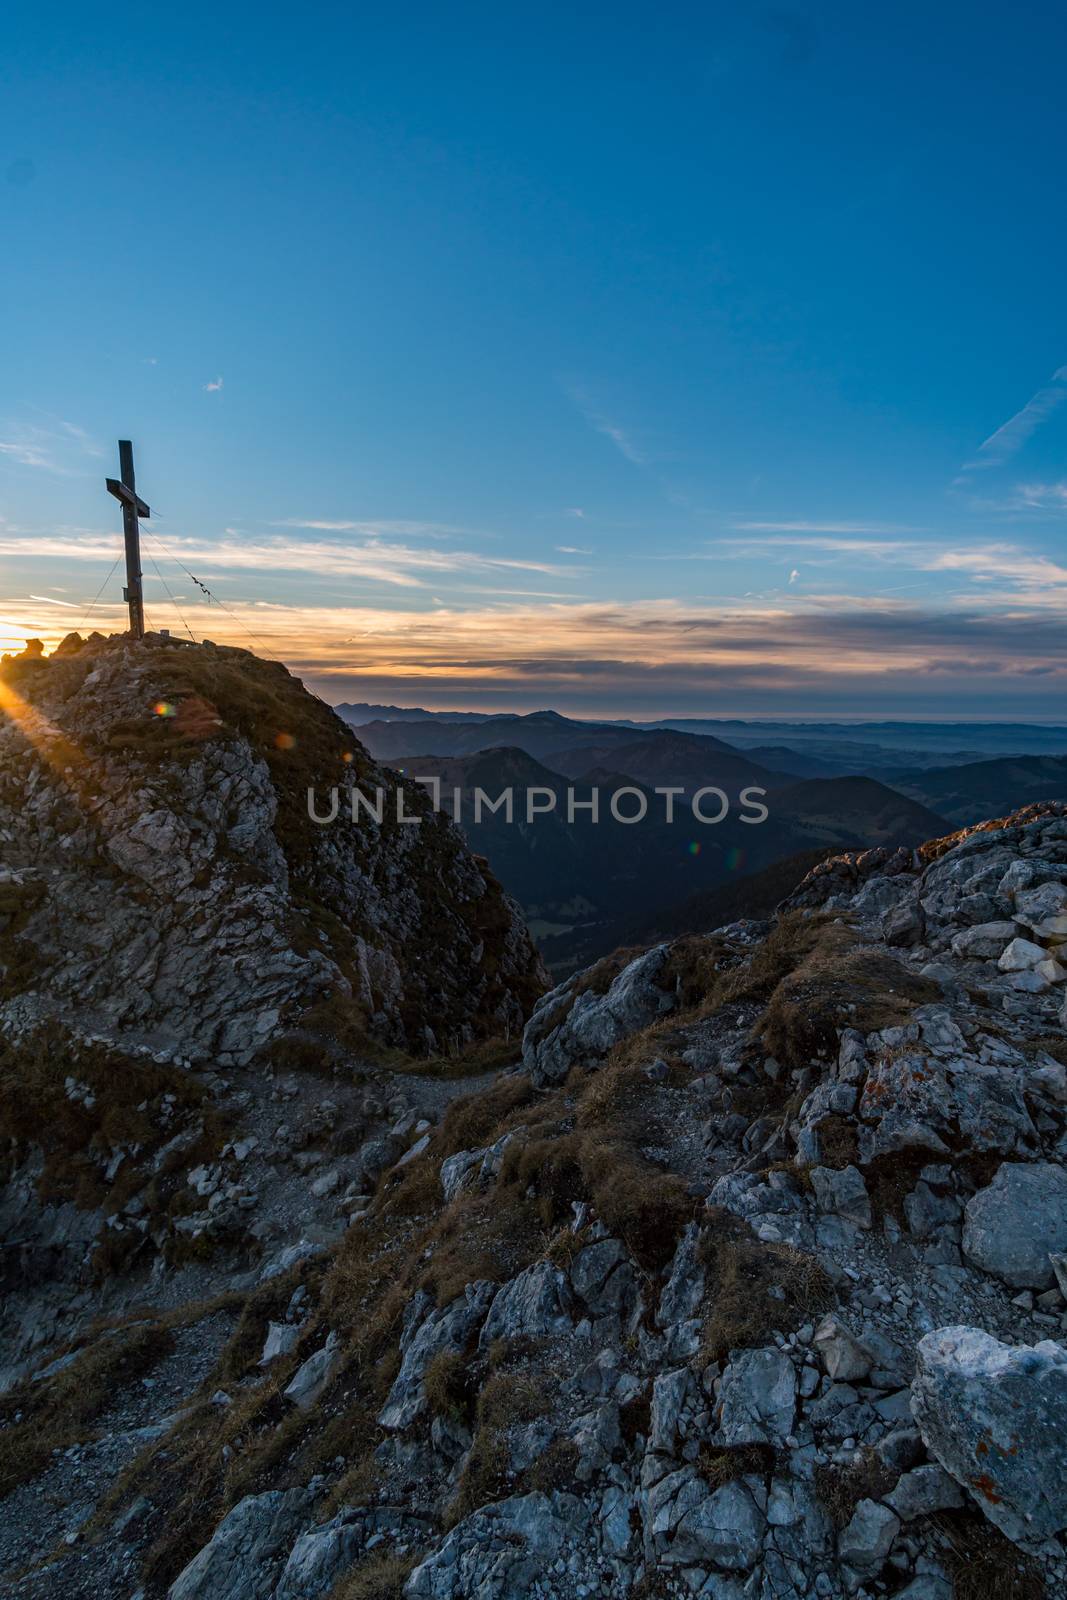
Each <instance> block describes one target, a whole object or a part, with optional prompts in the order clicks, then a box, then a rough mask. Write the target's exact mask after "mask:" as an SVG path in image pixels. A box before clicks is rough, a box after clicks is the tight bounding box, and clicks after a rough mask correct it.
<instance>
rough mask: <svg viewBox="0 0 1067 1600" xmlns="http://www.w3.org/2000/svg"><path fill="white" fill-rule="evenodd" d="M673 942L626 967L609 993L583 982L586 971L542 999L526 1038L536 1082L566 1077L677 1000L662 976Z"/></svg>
mask: <svg viewBox="0 0 1067 1600" xmlns="http://www.w3.org/2000/svg"><path fill="white" fill-rule="evenodd" d="M668 949H669V946H667V945H665V944H659V945H655V946H653V948H652V949H651V950H646V951H645V953H644V954H643V955H640V956H638V957H637V959H636V960H635V961H631V962H630V963H629V965H628V966H626V967H624V968H623V970H622V971H621V972H620V973H619V975H618V977H617V978H615V980H614V981H613V982H612V983H611V985H610V986H609V988H608V989H607V991H606V993H604V994H597V992H596V990H595V989H592V988H589V989H583V988H581V982H582V977H583V974H582V973H578V974H577V976H576V977H574V978H568V980H567V982H566V983H564V984H561V985H560V986H559V988H557V989H553V990H552V992H551V993H550V994H547V995H545V996H544V998H543V999H542V1000H540V1001H538V1003H537V1005H536V1006H535V1007H534V1010H533V1015H532V1016H531V1017H530V1020H529V1022H528V1023H527V1024H526V1031H525V1032H524V1034H523V1039H522V1064H523V1066H524V1067H525V1069H526V1071H527V1072H528V1073H529V1074H530V1077H531V1078H532V1080H533V1082H534V1083H537V1084H544V1083H561V1082H562V1081H563V1079H564V1078H565V1077H566V1076H567V1074H568V1072H569V1071H570V1070H571V1068H572V1067H573V1066H575V1065H580V1066H590V1065H593V1064H595V1063H596V1062H597V1061H600V1060H602V1059H603V1057H604V1056H606V1055H607V1053H608V1051H609V1050H610V1049H611V1047H612V1046H613V1045H614V1044H617V1043H618V1041H619V1040H620V1039H622V1038H625V1037H627V1036H628V1035H630V1034H633V1033H637V1032H639V1031H640V1029H642V1028H645V1027H647V1026H648V1024H649V1023H650V1022H654V1021H655V1020H656V1018H657V1017H659V1016H662V1015H663V1013H664V1012H666V1011H670V1010H671V1009H672V1007H673V1006H674V1004H675V995H674V992H673V990H672V989H666V988H661V987H660V985H659V983H658V981H657V980H658V979H659V978H660V977H661V976H662V974H663V969H664V967H665V966H666V963H667V954H668Z"/></svg>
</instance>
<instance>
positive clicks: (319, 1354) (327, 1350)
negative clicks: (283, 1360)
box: [285, 1333, 341, 1411]
mask: <svg viewBox="0 0 1067 1600" xmlns="http://www.w3.org/2000/svg"><path fill="white" fill-rule="evenodd" d="M339 1343H340V1341H339V1340H338V1337H337V1334H336V1333H331V1334H330V1335H329V1336H328V1338H327V1340H326V1343H325V1344H324V1345H323V1347H322V1349H321V1350H316V1351H315V1354H314V1355H311V1356H308V1358H307V1360H306V1361H305V1362H304V1364H303V1366H301V1367H298V1368H297V1370H296V1372H295V1373H294V1374H293V1377H292V1380H291V1382H290V1383H289V1386H288V1388H287V1389H286V1391H285V1397H286V1399H287V1400H291V1401H292V1402H293V1404H294V1406H299V1407H300V1409H301V1411H310V1410H311V1407H312V1406H313V1405H314V1404H315V1402H316V1401H317V1400H318V1398H319V1396H320V1395H321V1394H322V1391H323V1390H324V1389H325V1387H326V1385H327V1384H328V1383H329V1381H330V1379H331V1378H332V1377H333V1374H334V1372H335V1370H336V1367H337V1363H338V1361H339V1359H340V1354H341V1352H340V1349H339V1348H338V1346H339Z"/></svg>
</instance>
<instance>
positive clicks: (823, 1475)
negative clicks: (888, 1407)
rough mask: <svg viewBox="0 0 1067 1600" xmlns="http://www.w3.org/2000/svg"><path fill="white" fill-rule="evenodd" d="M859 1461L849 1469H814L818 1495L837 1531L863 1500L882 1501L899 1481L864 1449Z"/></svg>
mask: <svg viewBox="0 0 1067 1600" xmlns="http://www.w3.org/2000/svg"><path fill="white" fill-rule="evenodd" d="M857 1455H858V1457H859V1459H858V1460H856V1461H853V1462H852V1463H850V1464H849V1465H847V1466H845V1465H834V1464H833V1463H832V1462H826V1463H824V1464H823V1465H822V1466H818V1467H816V1468H815V1493H816V1496H817V1497H818V1499H819V1500H820V1501H821V1503H822V1505H823V1507H824V1509H825V1511H826V1513H827V1515H828V1516H829V1518H830V1521H831V1522H832V1523H833V1525H834V1527H835V1528H844V1527H845V1526H846V1525H847V1524H848V1523H849V1522H851V1520H852V1513H853V1512H854V1511H855V1509H856V1507H857V1506H858V1505H859V1503H860V1501H861V1500H881V1499H882V1497H883V1495H886V1494H888V1493H889V1491H890V1489H892V1487H893V1485H894V1483H895V1482H896V1480H897V1474H896V1473H895V1472H894V1471H893V1470H892V1468H891V1467H887V1466H886V1464H885V1462H884V1461H883V1460H882V1459H881V1457H880V1456H879V1455H878V1454H877V1452H876V1451H874V1450H872V1449H871V1447H870V1446H869V1445H864V1446H863V1448H862V1449H861V1450H859V1451H858V1452H857Z"/></svg>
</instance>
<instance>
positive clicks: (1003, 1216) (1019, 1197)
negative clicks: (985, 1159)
mask: <svg viewBox="0 0 1067 1600" xmlns="http://www.w3.org/2000/svg"><path fill="white" fill-rule="evenodd" d="M1063 1250H1067V1171H1065V1170H1064V1168H1063V1167H1060V1166H1057V1165H1055V1164H1053V1163H1052V1162H1050V1161H1034V1162H1030V1163H1022V1162H1014V1161H1005V1162H1003V1163H1002V1164H1001V1166H1000V1168H999V1170H998V1172H997V1175H996V1177H995V1178H994V1179H993V1182H992V1183H991V1184H989V1185H988V1187H987V1188H985V1189H979V1191H978V1193H977V1194H976V1195H974V1196H972V1198H971V1199H970V1200H969V1201H968V1202H967V1205H966V1206H965V1208H964V1223H963V1254H964V1256H965V1257H966V1259H967V1260H968V1261H969V1262H970V1263H971V1265H972V1266H975V1267H980V1268H981V1270H982V1271H983V1272H988V1273H991V1274H992V1275H993V1276H994V1277H996V1278H1000V1279H1001V1281H1002V1282H1003V1283H1006V1284H1008V1285H1010V1287H1011V1288H1013V1289H1051V1287H1052V1285H1053V1283H1054V1282H1055V1276H1054V1273H1053V1269H1052V1263H1051V1261H1050V1260H1049V1256H1050V1254H1052V1253H1059V1252H1060V1251H1063Z"/></svg>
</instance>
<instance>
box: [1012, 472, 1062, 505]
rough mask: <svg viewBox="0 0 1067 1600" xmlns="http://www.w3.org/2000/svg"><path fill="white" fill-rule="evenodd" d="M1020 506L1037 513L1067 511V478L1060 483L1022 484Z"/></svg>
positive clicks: (1019, 494)
mask: <svg viewBox="0 0 1067 1600" xmlns="http://www.w3.org/2000/svg"><path fill="white" fill-rule="evenodd" d="M1017 493H1018V496H1019V499H1018V504H1019V505H1021V506H1025V507H1029V508H1031V509H1033V510H1036V511H1067V478H1061V479H1060V481H1059V483H1020V484H1019V487H1018V491H1017Z"/></svg>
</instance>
